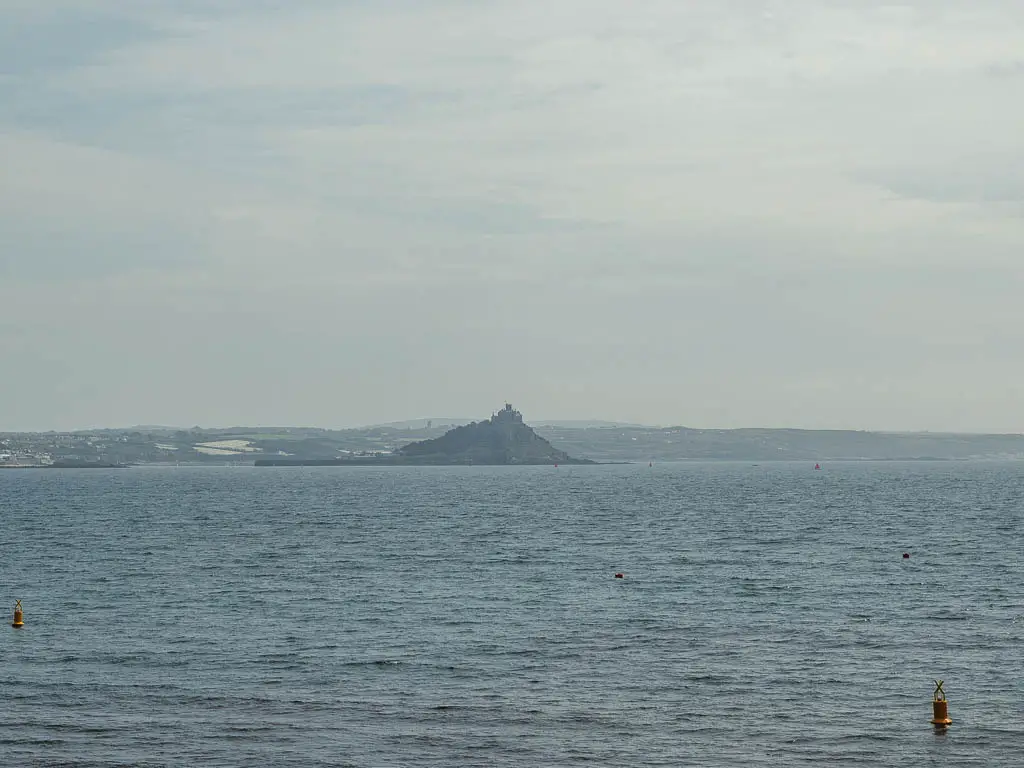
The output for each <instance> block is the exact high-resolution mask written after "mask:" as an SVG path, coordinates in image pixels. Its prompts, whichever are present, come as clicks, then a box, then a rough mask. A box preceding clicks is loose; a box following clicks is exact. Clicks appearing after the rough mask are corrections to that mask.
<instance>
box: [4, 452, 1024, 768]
mask: <svg viewBox="0 0 1024 768" xmlns="http://www.w3.org/2000/svg"><path fill="white" fill-rule="evenodd" d="M0 515H2V521H3V528H4V539H5V540H4V546H3V550H2V554H0V592H2V594H0V603H2V604H4V605H5V606H6V607H5V608H4V611H5V613H7V614H8V616H7V617H5V625H4V626H3V627H0V629H2V631H0V654H2V659H0V680H2V699H0V754H2V755H3V757H4V761H5V762H6V763H7V764H9V765H17V764H20V765H76V766H77V765H83V766H84V765H96V766H111V765H151V766H163V765H223V766H253V765H271V766H285V765H296V766H470V765H478V766H529V765H536V766H541V765H543V766H563V765H565V766H568V765H579V766H583V765H586V766H616V767H617V768H622V767H624V766H681V765H694V766H741V765H742V766H751V765H753V766H758V765H772V766H783V765H785V766H790V765H797V766H799V765H812V764H822V763H836V764H839V763H842V764H846V765H849V764H860V765H892V766H896V765H899V766H907V765H925V764H938V765H944V766H955V765H977V766H1020V765H1024V592H1022V584H1024V535H1022V534H1024V464H1016V463H1006V464H1000V463H978V464H950V463H934V464H931V463H917V464H893V463H888V464H834V465H826V466H825V467H824V468H823V470H822V471H820V472H815V471H813V469H812V468H811V467H810V466H807V465H803V464H801V465H772V464H765V465H761V466H756V465H750V464H698V465H655V466H654V467H648V466H646V465H642V466H601V467H559V468H554V467H530V468H525V467H524V468H482V467H475V468H474V467H467V468H398V467H394V468H331V467H328V468H309V469H306V468H260V469H257V468H204V469H199V468H195V469H193V468H133V469H129V470H114V471H105V470H84V471H83V470H78V471H76V470H51V471H4V472H0ZM903 552H908V553H910V555H911V557H910V559H909V560H904V559H903V558H902V557H901V555H902V553H903ZM617 571H621V572H623V573H624V574H625V578H624V579H615V578H613V576H614V574H615V572H617ZM16 597H17V598H21V599H22V600H23V603H24V606H25V621H26V627H25V628H24V629H23V630H20V631H17V630H13V629H11V628H10V627H9V626H7V625H8V624H9V623H10V621H9V614H10V611H11V608H12V607H13V604H14V599H15V598H16ZM935 678H941V679H944V680H945V681H946V682H945V688H946V692H947V694H948V696H949V699H950V714H951V716H952V717H953V720H954V725H953V727H952V728H951V729H950V730H949V731H948V732H947V733H946V735H944V736H940V735H936V734H935V733H934V731H933V730H932V729H931V727H930V725H929V724H928V720H929V718H930V717H931V704H930V701H931V694H932V687H933V686H932V681H933V679H935Z"/></svg>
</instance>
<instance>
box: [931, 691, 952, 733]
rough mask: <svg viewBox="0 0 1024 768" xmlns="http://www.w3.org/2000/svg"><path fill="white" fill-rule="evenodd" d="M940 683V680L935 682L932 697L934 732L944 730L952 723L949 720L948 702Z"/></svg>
mask: <svg viewBox="0 0 1024 768" xmlns="http://www.w3.org/2000/svg"><path fill="white" fill-rule="evenodd" d="M942 683H943V681H942V680H936V681H935V694H934V695H933V696H932V725H934V726H935V729H936V730H944V729H946V728H948V727H949V726H950V725H952V723H953V721H952V720H951V719H950V718H949V702H947V701H946V692H945V691H944V690H942Z"/></svg>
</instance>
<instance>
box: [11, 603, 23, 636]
mask: <svg viewBox="0 0 1024 768" xmlns="http://www.w3.org/2000/svg"><path fill="white" fill-rule="evenodd" d="M11 626H12V627H14V628H15V629H21V628H22V627H24V626H25V622H24V621H22V618H21V600H15V601H14V623H13V624H11Z"/></svg>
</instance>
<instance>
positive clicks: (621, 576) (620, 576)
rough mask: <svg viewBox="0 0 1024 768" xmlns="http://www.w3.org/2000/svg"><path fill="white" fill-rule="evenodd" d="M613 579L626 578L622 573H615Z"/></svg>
mask: <svg viewBox="0 0 1024 768" xmlns="http://www.w3.org/2000/svg"><path fill="white" fill-rule="evenodd" d="M615 578H616V579H624V578H626V576H625V574H622V573H616V574H615Z"/></svg>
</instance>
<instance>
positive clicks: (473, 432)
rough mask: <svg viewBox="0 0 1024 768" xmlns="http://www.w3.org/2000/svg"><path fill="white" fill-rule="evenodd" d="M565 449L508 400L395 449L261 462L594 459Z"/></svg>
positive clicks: (430, 462)
mask: <svg viewBox="0 0 1024 768" xmlns="http://www.w3.org/2000/svg"><path fill="white" fill-rule="evenodd" d="M594 463H595V462H593V461H591V460H589V459H576V458H573V457H571V456H570V455H569V454H568V453H566V452H565V451H560V450H558V449H557V448H555V447H554V446H552V445H551V443H549V442H548V441H547V440H545V439H544V438H543V437H541V436H540V435H538V434H537V433H536V432H534V431H533V429H532V428H531V427H529V426H528V425H527V424H526V423H525V422H524V421H523V415H522V414H521V413H520V412H519V411H517V410H516V409H515V408H513V407H512V405H511V403H506V404H505V407H504V408H503V409H501V410H500V411H498V412H497V413H495V414H493V415H492V416H491V418H489V419H487V420H485V421H479V422H477V421H474V422H472V423H470V424H466V425H464V426H459V427H455V428H454V429H450V430H448V431H447V432H445V433H444V434H443V435H441V436H440V437H435V438H433V439H431V440H420V441H417V442H414V443H409V444H408V445H404V446H402V447H401V448H399V449H398V450H396V451H395V452H393V453H377V454H375V455H371V456H347V457H340V458H339V457H332V458H320V459H317V458H289V457H281V458H270V459H257V460H256V461H255V465H256V466H257V467H282V466H303V467H309V466H318V467H324V466H343V465H360V466H367V465H387V466H391V465H403V466H416V465H433V466H439V465H461V464H483V465H506V464H553V465H558V464H594Z"/></svg>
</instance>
